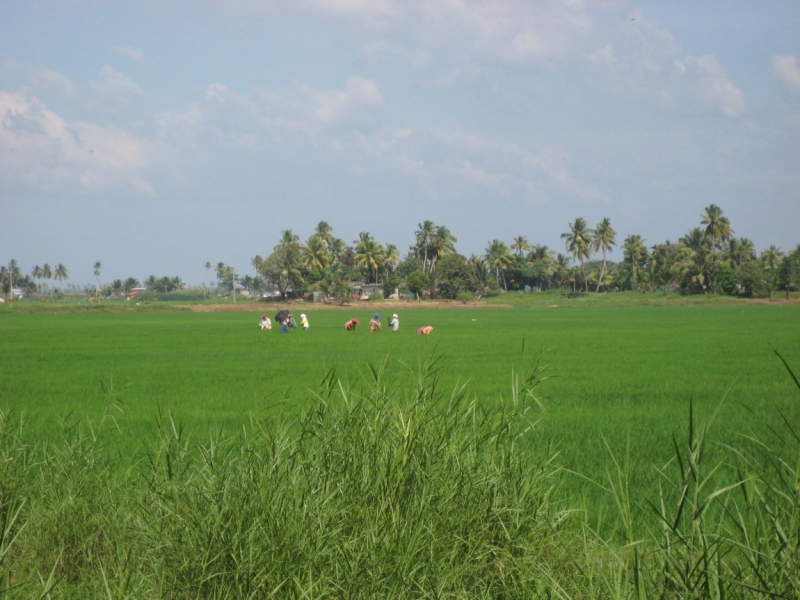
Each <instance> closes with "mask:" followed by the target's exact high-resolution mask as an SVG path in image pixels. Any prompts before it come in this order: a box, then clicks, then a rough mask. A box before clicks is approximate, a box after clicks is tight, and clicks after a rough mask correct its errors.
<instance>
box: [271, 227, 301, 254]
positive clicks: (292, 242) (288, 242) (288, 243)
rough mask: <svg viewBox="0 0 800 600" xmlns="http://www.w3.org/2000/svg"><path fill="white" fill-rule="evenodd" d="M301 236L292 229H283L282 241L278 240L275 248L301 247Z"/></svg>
mask: <svg viewBox="0 0 800 600" xmlns="http://www.w3.org/2000/svg"><path fill="white" fill-rule="evenodd" d="M299 241H300V238H299V237H298V236H296V235H295V234H294V233H292V230H291V229H284V230H283V231H281V241H280V242H278V245H277V246H275V248H274V249H275V250H280V249H281V248H286V247H292V248H294V249H299V247H300V244H299V243H298V242H299Z"/></svg>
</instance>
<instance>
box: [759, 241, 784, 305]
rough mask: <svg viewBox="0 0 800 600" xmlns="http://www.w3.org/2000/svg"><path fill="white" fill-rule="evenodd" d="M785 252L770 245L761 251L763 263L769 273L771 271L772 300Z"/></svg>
mask: <svg viewBox="0 0 800 600" xmlns="http://www.w3.org/2000/svg"><path fill="white" fill-rule="evenodd" d="M782 258H783V252H781V251H780V250H779V249H778V248H776V247H775V246H770V247H769V248H767V249H766V250H764V251H763V252H762V253H761V265H762V267H763V269H764V271H766V272H767V273H769V278H768V279H769V299H770V300H772V294H773V292H774V291H775V275H776V271H777V269H778V267H779V266H780V264H781V259H782Z"/></svg>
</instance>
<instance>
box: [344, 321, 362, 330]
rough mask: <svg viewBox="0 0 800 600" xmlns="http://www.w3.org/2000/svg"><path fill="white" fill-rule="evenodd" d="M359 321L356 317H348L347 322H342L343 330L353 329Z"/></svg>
mask: <svg viewBox="0 0 800 600" xmlns="http://www.w3.org/2000/svg"><path fill="white" fill-rule="evenodd" d="M359 323H360V321H359V320H358V319H350V320H349V321H348V322H347V323H345V324H344V328H345V331H353V330H354V329H355V328H356V325H358V324H359Z"/></svg>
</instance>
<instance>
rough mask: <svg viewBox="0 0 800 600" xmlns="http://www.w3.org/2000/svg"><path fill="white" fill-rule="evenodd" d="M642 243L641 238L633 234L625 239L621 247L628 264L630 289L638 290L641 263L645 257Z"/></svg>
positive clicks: (645, 253) (645, 251)
mask: <svg viewBox="0 0 800 600" xmlns="http://www.w3.org/2000/svg"><path fill="white" fill-rule="evenodd" d="M644 242H645V241H644V240H643V239H642V236H640V235H636V234H633V235H629V236H628V237H627V238H625V241H624V242H623V245H622V248H623V253H624V256H625V262H626V263H628V265H629V267H630V270H631V289H638V286H639V281H640V279H641V276H640V272H641V267H642V263H643V262H644V260H645V258H646V257H647V246H645V245H644Z"/></svg>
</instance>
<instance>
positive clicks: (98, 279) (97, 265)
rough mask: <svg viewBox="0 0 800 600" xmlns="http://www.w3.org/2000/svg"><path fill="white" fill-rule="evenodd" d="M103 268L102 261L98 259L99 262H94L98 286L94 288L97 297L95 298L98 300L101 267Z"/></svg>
mask: <svg viewBox="0 0 800 600" xmlns="http://www.w3.org/2000/svg"><path fill="white" fill-rule="evenodd" d="M101 268H102V265H101V264H100V261H97V262H95V263H94V276H95V277H96V278H97V287H96V288H94V298H95V300H97V296H98V294H99V293H100V269H101Z"/></svg>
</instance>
